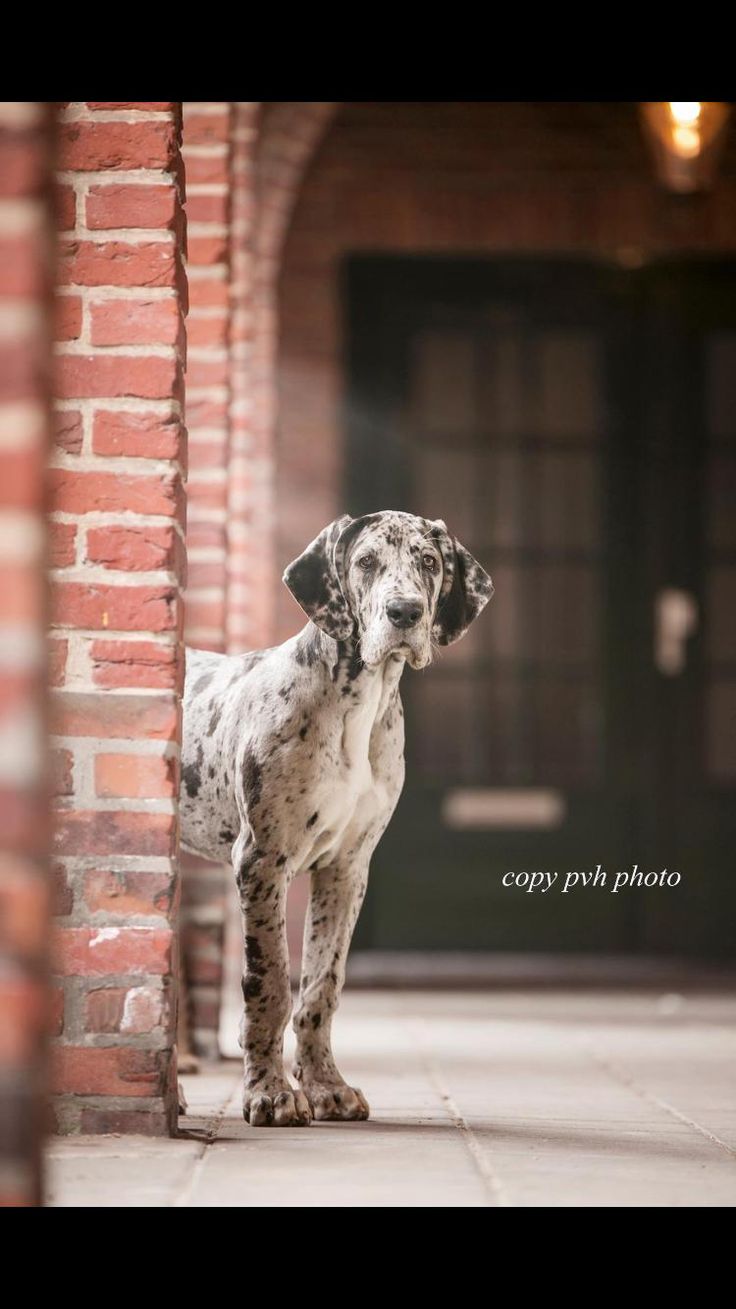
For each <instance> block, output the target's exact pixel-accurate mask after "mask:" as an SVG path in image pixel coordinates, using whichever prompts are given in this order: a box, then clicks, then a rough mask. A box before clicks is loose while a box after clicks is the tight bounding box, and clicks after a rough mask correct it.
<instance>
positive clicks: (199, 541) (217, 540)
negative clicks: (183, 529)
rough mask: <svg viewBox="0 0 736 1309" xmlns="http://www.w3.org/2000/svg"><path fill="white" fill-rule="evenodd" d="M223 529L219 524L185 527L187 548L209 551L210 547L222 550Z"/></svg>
mask: <svg viewBox="0 0 736 1309" xmlns="http://www.w3.org/2000/svg"><path fill="white" fill-rule="evenodd" d="M224 545H225V528H224V525H223V524H221V523H201V522H200V523H196V522H191V523H189V524H188V526H187V548H188V549H189V550H209V549H210V548H211V547H212V546H215V547H219V548H224Z"/></svg>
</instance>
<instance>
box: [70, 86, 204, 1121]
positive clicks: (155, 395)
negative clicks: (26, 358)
mask: <svg viewBox="0 0 736 1309" xmlns="http://www.w3.org/2000/svg"><path fill="white" fill-rule="evenodd" d="M61 117H62V122H61V130H60V143H59V170H60V174H59V179H58V180H59V187H60V189H59V192H58V198H57V208H58V209H59V211H60V212H63V215H64V228H65V232H64V236H63V238H62V239H61V241H60V251H59V268H58V283H59V287H60V295H59V297H58V300H59V305H60V308H59V310H58V311H57V325H58V326H57V340H58V342H59V344H58V346H57V358H56V369H55V392H56V396H57V398H58V401H59V410H60V412H59V429H58V435H57V441H56V445H57V454H56V457H55V459H54V461H53V465H54V466H53V467H52V469H51V472H50V479H49V481H50V492H51V497H52V519H53V525H54V555H53V565H54V573H53V578H52V588H51V590H52V596H51V617H52V624H53V626H54V629H55V631H56V632H58V633H63V637H57V638H56V639H55V640H54V641H52V643H51V644H52V646H53V647H55V648H56V656H57V657H56V659H55V665H56V673H55V677H54V690H53V693H52V705H51V712H50V719H49V725H50V730H51V733H52V740H53V742H54V745H55V748H56V750H57V751H58V754H57V781H58V789H59V792H60V794H59V797H58V806H59V807H58V811H57V813H56V819H55V830H54V850H55V857H56V859H57V862H58V866H59V868H60V869H61V870H62V871H63V875H64V877H65V879H66V880H65V887H66V891H65V895H64V897H63V898H62V899H61V901H60V903H59V905H58V907H59V910H60V916H59V918H58V926H57V928H56V931H55V939H54V964H55V967H56V969H57V971H58V973H59V975H60V977H63V978H67V979H74V981H73V984H72V983H71V982H67V983H66V984H65V985H64V987H63V994H64V998H65V1012H64V1015H63V1025H62V1027H61V1030H60V1032H59V1035H58V1036H57V1038H56V1062H55V1076H56V1082H55V1090H56V1093H57V1097H58V1100H57V1106H56V1109H57V1121H58V1123H59V1127H60V1130H63V1131H70V1130H82V1129H85V1130H100V1131H104V1130H146V1131H156V1132H160V1131H162V1130H167V1129H168V1130H170V1129H171V1128H172V1127H173V1124H174V1122H175V1115H176V1081H175V1051H174V1041H175V1027H176V1022H175V1007H176V1006H175V1000H176V984H175V978H176V972H177V964H176V959H175V951H174V948H173V945H174V936H173V926H174V920H175V915H176V912H177V905H178V881H177V877H178V863H177V858H178V817H177V776H178V766H179V765H178V755H179V742H180V737H181V712H180V706H179V692H180V689H181V683H182V674H183V650H182V643H181V638H182V622H183V619H182V590H183V584H184V573H185V554H184V532H185V522H186V513H185V509H186V506H185V497H184V490H183V478H184V477H185V476H186V433H185V429H184V410H183V399H184V366H185V334H184V315H185V313H186V309H187V291H186V276H185V272H184V247H185V224H184V217H183V214H184V211H183V203H184V193H183V169H182V165H181V154H180V132H181V107H180V106H178V105H175V104H172V103H169V102H156V103H154V102H145V103H144V102H135V103H132V102H130V103H129V102H110V103H108V102H105V103H103V102H88V103H81V102H76V103H70V104H68V105H67V106H66V107H65V109H64V111H63V113H62V115H61ZM149 861H150V862H151V865H152V866H151V868H150V870H149V871H146V870H145V865H146V864H147V863H148V862H149ZM131 863H133V864H134V865H135V866H134V867H131V866H130V865H131ZM141 863H142V864H143V867H139V866H138V865H140V864H141ZM62 910H63V911H64V912H61V911H62ZM152 917H153V919H154V920H156V921H158V923H159V926H158V927H157V928H155V929H154V928H152V927H151V925H150V921H147V920H150V919H151V918H152ZM107 979H110V980H109V981H108V980H107ZM162 983H163V987H164V990H165V992H166V1000H165V1002H164V998H163V995H164V991H162ZM170 999H171V1000H172V1001H173V1003H170V1002H169V1001H170ZM112 1037H114V1046H110V1041H111V1038H112ZM141 1041H143V1042H144V1043H146V1042H148V1043H150V1044H151V1049H150V1050H148V1049H141V1048H140V1043H141ZM98 1042H103V1043H106V1048H97V1043H98ZM131 1043H132V1044H131ZM153 1047H155V1051H154V1048H153ZM119 1096H130V1097H139V1096H145V1097H146V1105H145V1108H144V1109H142V1110H141V1112H140V1113H134V1114H130V1115H126V1114H122V1115H121V1114H120V1111H119V1105H118V1104H117V1097H119ZM89 1097H94V1102H93V1103H89ZM100 1097H111V1098H112V1104H111V1109H110V1112H109V1113H108V1112H107V1111H106V1110H105V1109H104V1107H102V1106H101V1104H100ZM110 1124H116V1126H115V1127H111V1126H110ZM121 1124H122V1126H121Z"/></svg>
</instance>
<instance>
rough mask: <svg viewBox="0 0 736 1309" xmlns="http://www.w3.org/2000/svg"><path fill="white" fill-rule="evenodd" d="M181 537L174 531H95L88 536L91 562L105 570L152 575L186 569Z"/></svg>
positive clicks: (133, 529)
mask: <svg viewBox="0 0 736 1309" xmlns="http://www.w3.org/2000/svg"><path fill="white" fill-rule="evenodd" d="M183 557H184V556H183V545H182V540H181V537H180V536H179V535H178V533H177V532H176V531H175V530H174V528H173V527H94V528H90V530H89V531H88V533H87V558H88V559H89V560H90V562H91V563H96V564H103V565H104V567H105V568H117V569H125V570H126V571H135V570H138V571H144V572H145V571H148V570H150V569H155V568H169V569H173V570H175V571H176V570H178V569H179V568H180V567H183Z"/></svg>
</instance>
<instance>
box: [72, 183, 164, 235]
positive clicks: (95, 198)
mask: <svg viewBox="0 0 736 1309" xmlns="http://www.w3.org/2000/svg"><path fill="white" fill-rule="evenodd" d="M86 212H87V227H89V228H106V227H117V228H121V227H148V228H153V227H156V228H173V227H174V225H175V222H176V218H177V214H178V206H177V195H176V189H175V187H173V186H134V185H123V186H116V185H114V184H113V183H109V182H108V183H107V184H106V185H103V186H91V187H90V188H89V191H88V192H87V211H86Z"/></svg>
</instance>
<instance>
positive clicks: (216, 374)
mask: <svg viewBox="0 0 736 1309" xmlns="http://www.w3.org/2000/svg"><path fill="white" fill-rule="evenodd" d="M228 375H229V370H228V359H227V355H225V353H224V352H223V358H222V359H191V358H190V359H189V362H188V364H187V384H188V385H189V386H195V387H196V386H225V385H226V384H227V380H228Z"/></svg>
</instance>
